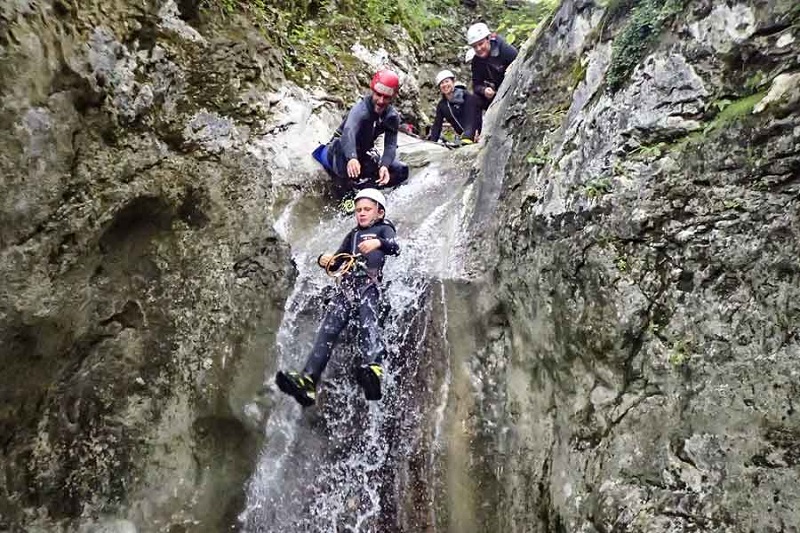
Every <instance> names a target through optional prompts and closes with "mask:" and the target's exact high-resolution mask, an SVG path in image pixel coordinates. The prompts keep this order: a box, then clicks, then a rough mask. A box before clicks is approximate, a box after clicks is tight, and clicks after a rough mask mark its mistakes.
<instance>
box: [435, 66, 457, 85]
mask: <svg viewBox="0 0 800 533" xmlns="http://www.w3.org/2000/svg"><path fill="white" fill-rule="evenodd" d="M455 77H456V75H455V74H453V72H452V71H450V70H447V69H444V70H442V71H441V72H439V74H437V75H436V86H437V87H438V86H439V84H440V83H442V82H443V81H444V80H446V79H447V78H453V79H455Z"/></svg>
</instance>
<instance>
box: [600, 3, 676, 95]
mask: <svg viewBox="0 0 800 533" xmlns="http://www.w3.org/2000/svg"><path fill="white" fill-rule="evenodd" d="M684 1H685V0H666V1H660V0H643V1H641V2H639V3H638V4H637V5H636V6H635V7H634V8H633V13H632V14H631V16H630V19H629V20H628V23H627V24H626V25H625V27H624V28H623V30H622V32H620V34H619V36H617V38H616V39H614V44H613V46H612V52H611V65H610V66H609V68H608V74H607V75H606V83H607V85H608V88H609V89H610V90H611V91H617V90H619V89H620V88H621V87H622V86H623V85H624V84H625V83H626V82H627V81H628V78H630V75H631V73H632V72H633V69H634V68H635V67H636V65H638V64H639V62H640V61H641V60H642V58H643V57H644V56H645V55H646V54H647V52H648V51H649V50H650V49H651V48H652V46H653V44H654V43H655V42H656V40H657V39H658V36H659V35H660V34H661V31H662V30H663V29H664V27H665V26H666V24H667V22H669V21H670V20H671V19H672V17H673V16H675V15H676V14H678V13H680V12H681V11H682V10H683V4H684ZM626 5H629V4H627V3H626ZM609 10H611V8H609ZM619 10H620V8H619V7H617V8H616V10H615V11H614V13H616V12H618V11H619ZM607 16H612V15H610V14H609V15H607Z"/></svg>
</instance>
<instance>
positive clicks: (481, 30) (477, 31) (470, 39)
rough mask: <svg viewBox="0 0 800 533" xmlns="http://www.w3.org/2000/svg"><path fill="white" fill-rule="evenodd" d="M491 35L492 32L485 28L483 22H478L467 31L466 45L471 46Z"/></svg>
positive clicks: (487, 27)
mask: <svg viewBox="0 0 800 533" xmlns="http://www.w3.org/2000/svg"><path fill="white" fill-rule="evenodd" d="M491 34H492V32H491V31H489V26H487V25H486V24H484V23H483V22H478V23H477V24H473V25H472V26H470V27H469V29H468V30H467V44H468V45H470V46H472V45H473V44H475V43H477V42H478V41H482V40H483V39H486V38H487V37H488V36H490V35H491Z"/></svg>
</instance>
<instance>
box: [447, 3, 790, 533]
mask: <svg viewBox="0 0 800 533" xmlns="http://www.w3.org/2000/svg"><path fill="white" fill-rule="evenodd" d="M627 7H628V8H630V9H629V10H628V9H624V10H623V9H620V8H619V6H618V5H615V6H613V7H612V6H609V7H604V5H602V4H600V3H594V2H591V1H578V0H567V1H565V2H564V3H563V4H562V6H561V7H560V9H559V10H558V12H557V13H556V14H555V15H554V17H553V19H552V21H551V23H550V25H549V26H548V27H545V28H541V31H540V32H539V33H538V35H536V36H535V38H534V39H533V40H532V42H529V43H528V46H526V47H525V48H524V49H523V50H522V51H521V53H520V58H519V60H518V61H519V63H518V64H517V65H516V66H515V67H514V69H513V71H512V72H511V73H510V74H509V75H508V76H507V77H506V85H505V86H504V87H503V90H502V91H501V93H504V96H503V99H502V100H501V101H500V102H498V103H496V104H495V105H494V106H493V108H492V109H490V110H489V114H488V116H487V127H486V130H487V131H486V137H487V139H486V147H485V148H484V150H483V151H482V163H481V165H480V166H481V168H480V171H481V174H482V175H481V179H480V181H479V184H480V188H481V191H480V193H479V198H478V202H477V204H476V213H475V217H476V224H475V227H476V229H477V230H478V231H480V229H481V228H488V231H486V232H485V233H483V235H485V236H486V238H484V239H480V238H479V239H478V242H479V244H478V247H477V248H476V253H485V254H487V255H486V256H485V257H492V256H496V257H498V260H497V262H496V265H495V267H494V268H493V269H491V280H492V283H493V284H496V286H497V287H499V288H498V289H497V293H496V298H497V302H498V306H497V307H492V306H486V307H485V308H486V309H494V311H492V312H491V313H490V312H489V311H487V312H486V316H485V318H484V319H483V324H490V323H495V324H497V325H499V327H500V328H501V329H500V330H499V331H497V332H496V333H495V334H494V338H495V339H497V340H496V341H495V342H494V343H493V344H492V343H486V344H484V348H483V349H482V350H476V352H475V353H477V354H478V355H473V356H471V357H470V358H469V360H470V361H471V362H472V364H473V365H474V366H475V370H474V371H479V372H481V373H480V374H478V375H479V376H482V378H481V379H480V380H476V384H475V385H474V386H473V396H472V398H473V403H474V406H473V407H472V408H471V409H470V410H469V412H467V413H464V414H462V415H461V417H462V418H461V422H462V423H463V425H462V427H469V428H471V431H472V435H473V440H472V441H471V443H472V446H471V450H472V452H471V453H472V454H473V464H478V465H484V467H485V468H484V470H483V471H484V473H485V475H484V476H482V478H480V479H478V480H476V481H474V482H473V485H472V487H473V488H472V490H473V491H474V492H475V493H476V494H477V496H475V499H476V501H482V502H486V506H485V507H482V508H479V509H478V510H477V511H473V513H474V515H475V517H474V520H473V523H472V526H471V527H472V530H475V531H541V532H545V531H553V532H555V531H585V532H590V531H591V532H596V531H675V532H677V531H690V530H698V531H794V530H795V528H796V527H797V524H800V493H799V492H798V488H797V487H798V481H800V474H799V471H798V458H799V457H800V455H799V454H798V452H799V451H800V449H799V448H798V444H797V443H798V439H799V438H800V414H798V412H797V410H796V407H795V405H796V402H797V398H798V389H797V375H798V370H800V367H799V366H798V356H800V338H799V337H798V335H799V334H800V332H799V331H798V327H800V326H799V325H800V304H798V302H800V268H798V263H797V256H798V253H800V214H798V213H800V103H799V102H798V89H797V88H798V84H797V82H796V81H797V77H798V73H800V45H798V42H800V41H799V40H798V38H800V34H798V32H800V29H798V28H800V11H799V10H798V8H797V4H796V3H795V2H789V1H771V2H738V3H737V2H734V3H730V2H729V3H722V2H708V1H687V2H666V3H663V4H661V3H655V2H648V1H645V0H643V1H640V2H639V1H634V2H628V3H627ZM792 80H794V81H792ZM495 232H496V234H495ZM476 308H477V307H476ZM498 309H499V310H500V311H501V313H500V314H499V315H498V313H497V310H498ZM471 328H472V329H473V330H474V326H471ZM486 352H488V353H489V354H491V353H494V354H495V356H492V357H489V356H486V355H480V354H481V353H486ZM492 361H494V363H492ZM498 362H499V364H498ZM489 378H491V381H493V382H496V383H502V384H503V386H502V387H501V389H500V390H501V395H500V396H499V397H498V396H497V394H496V390H497V388H496V387H495V388H490V387H489V386H488V383H489V382H490V379H489ZM481 384H482V385H481ZM487 391H495V405H496V404H497V403H498V402H499V403H500V404H501V405H503V407H504V408H503V409H502V411H501V413H502V414H493V413H491V412H490V411H489V410H488V409H487V408H486V406H487V405H489V404H487V403H486V400H487V394H486V393H487ZM453 425H454V426H456V425H458V421H454V422H453ZM451 490H454V489H452V488H451ZM460 490H463V489H460ZM459 530H460V531H467V530H469V529H468V528H465V529H459Z"/></svg>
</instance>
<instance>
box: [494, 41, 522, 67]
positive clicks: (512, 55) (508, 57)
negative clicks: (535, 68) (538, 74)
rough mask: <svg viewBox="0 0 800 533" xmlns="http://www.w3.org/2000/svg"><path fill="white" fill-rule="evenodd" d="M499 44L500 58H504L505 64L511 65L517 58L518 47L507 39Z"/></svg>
mask: <svg viewBox="0 0 800 533" xmlns="http://www.w3.org/2000/svg"><path fill="white" fill-rule="evenodd" d="M498 44H499V45H500V59H502V60H503V64H504V65H505V66H508V65H510V64H511V62H512V61H514V60H515V59H516V58H517V53H518V52H517V49H516V48H514V46H512V45H510V44H508V43H507V42H505V41H500V42H499V43H498Z"/></svg>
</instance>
